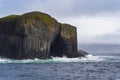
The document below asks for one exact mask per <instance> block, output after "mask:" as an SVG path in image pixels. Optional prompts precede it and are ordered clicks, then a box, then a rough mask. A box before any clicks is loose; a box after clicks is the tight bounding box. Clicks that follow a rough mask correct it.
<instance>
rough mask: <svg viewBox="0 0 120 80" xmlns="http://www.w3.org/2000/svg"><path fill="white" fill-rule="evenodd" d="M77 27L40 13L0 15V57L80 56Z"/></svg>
mask: <svg viewBox="0 0 120 80" xmlns="http://www.w3.org/2000/svg"><path fill="white" fill-rule="evenodd" d="M76 30H77V29H76V27H74V26H71V25H69V24H61V23H59V22H57V20H55V19H54V18H52V17H51V16H49V15H48V14H45V13H41V12H30V13H25V14H23V15H10V16H7V17H3V18H0V56H1V57H6V58H12V59H33V58H40V59H48V58H50V57H51V56H58V57H62V56H63V55H65V56H67V57H80V56H81V55H80V54H81V53H78V50H77V31H76ZM82 54H83V53H82Z"/></svg>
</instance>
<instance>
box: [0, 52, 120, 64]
mask: <svg viewBox="0 0 120 80" xmlns="http://www.w3.org/2000/svg"><path fill="white" fill-rule="evenodd" d="M115 60H117V61H119V62H120V57H115V56H93V55H91V54H89V55H87V56H86V57H81V58H67V57H66V56H64V57H52V59H47V60H41V59H37V58H35V59H23V60H13V59H5V58H0V63H46V62H47V63H50V62H101V61H115Z"/></svg>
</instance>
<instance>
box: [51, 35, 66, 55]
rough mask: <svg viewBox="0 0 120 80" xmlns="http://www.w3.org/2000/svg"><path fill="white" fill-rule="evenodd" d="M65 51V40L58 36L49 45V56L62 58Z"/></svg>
mask: <svg viewBox="0 0 120 80" xmlns="http://www.w3.org/2000/svg"><path fill="white" fill-rule="evenodd" d="M66 50H67V44H66V42H65V40H64V39H63V38H62V37H61V36H60V35H58V36H57V38H56V39H55V40H54V41H53V43H52V45H51V48H50V56H53V57H63V54H65V52H66Z"/></svg>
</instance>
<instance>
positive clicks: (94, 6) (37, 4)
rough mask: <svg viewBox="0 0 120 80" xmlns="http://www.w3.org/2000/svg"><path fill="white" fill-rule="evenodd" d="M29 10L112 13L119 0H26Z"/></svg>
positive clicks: (69, 13)
mask: <svg viewBox="0 0 120 80" xmlns="http://www.w3.org/2000/svg"><path fill="white" fill-rule="evenodd" d="M28 3H29V5H30V6H28V5H26V6H27V7H28V9H29V10H40V11H43V12H47V13H49V14H51V15H54V16H57V17H58V16H59V17H61V16H63V17H66V16H81V15H90V16H91V15H95V14H98V13H103V12H108V13H114V12H118V11H119V10H120V5H119V4H120V0H65V1H62V0H55V1H52V0H44V1H43V0H37V1H32V0H28Z"/></svg>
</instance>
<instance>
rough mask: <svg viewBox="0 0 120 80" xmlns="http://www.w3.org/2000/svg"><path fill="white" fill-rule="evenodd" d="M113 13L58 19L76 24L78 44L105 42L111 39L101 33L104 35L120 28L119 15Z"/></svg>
mask: <svg viewBox="0 0 120 80" xmlns="http://www.w3.org/2000/svg"><path fill="white" fill-rule="evenodd" d="M114 15H115V14H114ZM114 15H113V14H112V15H110V14H109V15H96V16H78V17H71V18H70V17H68V18H64V19H60V22H66V23H69V24H72V25H74V26H77V29H78V42H79V44H82V43H105V42H107V40H108V41H111V40H110V38H109V39H106V38H105V37H101V36H103V35H104V36H105V35H106V34H108V33H112V32H116V30H118V29H119V28H120V24H119V21H120V17H118V16H116V17H115V16H114ZM116 34H117V33H116ZM116 34H115V35H116ZM118 35H119V33H118ZM111 36H112V35H111ZM119 41H120V39H119ZM111 43H112V41H111Z"/></svg>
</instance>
